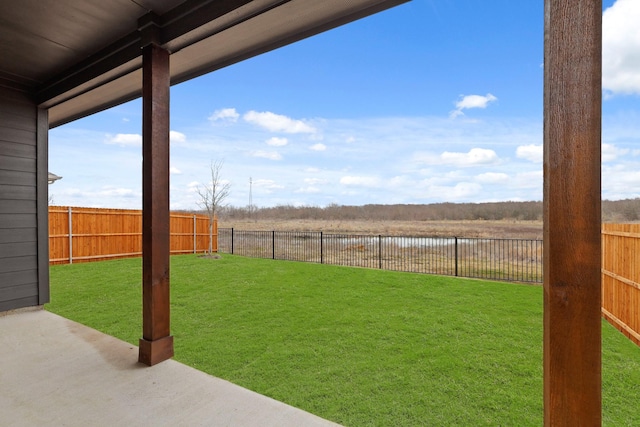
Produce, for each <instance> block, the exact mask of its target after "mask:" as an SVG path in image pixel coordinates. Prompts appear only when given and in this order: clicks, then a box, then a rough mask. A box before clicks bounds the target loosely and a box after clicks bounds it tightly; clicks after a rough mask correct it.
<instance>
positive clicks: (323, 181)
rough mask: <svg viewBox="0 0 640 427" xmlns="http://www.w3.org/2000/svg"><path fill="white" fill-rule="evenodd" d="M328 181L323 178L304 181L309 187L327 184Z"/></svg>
mask: <svg viewBox="0 0 640 427" xmlns="http://www.w3.org/2000/svg"><path fill="white" fill-rule="evenodd" d="M327 182H329V181H327V180H326V179H322V178H305V179H304V183H305V184H309V185H319V184H326V183H327Z"/></svg>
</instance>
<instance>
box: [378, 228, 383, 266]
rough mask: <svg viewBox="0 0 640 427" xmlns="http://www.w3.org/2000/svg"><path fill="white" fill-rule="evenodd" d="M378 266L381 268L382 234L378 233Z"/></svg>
mask: <svg viewBox="0 0 640 427" xmlns="http://www.w3.org/2000/svg"><path fill="white" fill-rule="evenodd" d="M378 267H379V268H380V270H382V235H381V234H378Z"/></svg>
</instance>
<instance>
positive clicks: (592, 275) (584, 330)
mask: <svg viewBox="0 0 640 427" xmlns="http://www.w3.org/2000/svg"><path fill="white" fill-rule="evenodd" d="M601 34H602V2H601V0H545V47H544V422H545V425H546V426H576V425H580V426H600V425H601V418H602V415H601V411H602V410H601V406H602V405H601V342H600V340H601V320H600V307H601V288H600V263H601V258H600V251H601V248H600V246H601V241H600V228H601V218H600V215H601V213H600V197H601V196H600V156H601V155H600V151H601V146H600V143H601V141H600V138H601V137H600V131H601V103H602V90H601V86H602V84H601V62H602V60H601V51H602V42H601Z"/></svg>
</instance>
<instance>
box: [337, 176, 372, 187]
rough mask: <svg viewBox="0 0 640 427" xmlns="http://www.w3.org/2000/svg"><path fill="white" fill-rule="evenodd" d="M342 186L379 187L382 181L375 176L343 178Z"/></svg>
mask: <svg viewBox="0 0 640 427" xmlns="http://www.w3.org/2000/svg"><path fill="white" fill-rule="evenodd" d="M340 184H343V185H354V186H358V187H377V186H378V185H379V184H380V180H379V179H378V178H376V177H374V176H343V177H342V178H340Z"/></svg>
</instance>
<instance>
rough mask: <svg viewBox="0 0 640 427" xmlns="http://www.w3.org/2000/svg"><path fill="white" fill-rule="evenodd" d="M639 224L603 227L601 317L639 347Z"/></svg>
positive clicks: (606, 225) (604, 225)
mask: <svg viewBox="0 0 640 427" xmlns="http://www.w3.org/2000/svg"><path fill="white" fill-rule="evenodd" d="M638 253H640V224H602V315H603V316H604V318H605V319H607V320H608V321H609V323H611V324H612V325H613V326H615V327H616V328H618V329H619V330H620V331H621V332H622V333H623V334H625V335H626V336H627V337H629V339H631V340H632V341H633V342H635V343H636V344H638V345H640V263H639V261H640V260H639V259H638Z"/></svg>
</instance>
